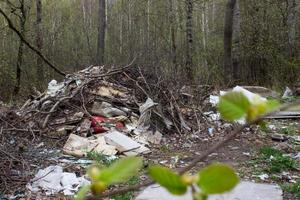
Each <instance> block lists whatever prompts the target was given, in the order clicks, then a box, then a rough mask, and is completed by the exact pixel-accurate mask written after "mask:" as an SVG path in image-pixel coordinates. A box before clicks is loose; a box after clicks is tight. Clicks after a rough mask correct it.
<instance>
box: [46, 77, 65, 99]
mask: <svg viewBox="0 0 300 200" xmlns="http://www.w3.org/2000/svg"><path fill="white" fill-rule="evenodd" d="M64 86H65V85H64V83H63V82H61V83H57V81H56V80H52V81H50V82H49V83H48V89H47V95H49V96H51V97H54V96H56V95H57V94H58V93H59V92H60V91H63V88H64Z"/></svg>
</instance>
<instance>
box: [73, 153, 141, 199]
mask: <svg viewBox="0 0 300 200" xmlns="http://www.w3.org/2000/svg"><path fill="white" fill-rule="evenodd" d="M142 165H143V161H142V158H137V157H127V158H123V159H120V160H118V161H116V162H114V163H113V164H112V165H110V166H109V167H106V168H100V167H99V166H92V167H90V169H89V170H88V175H89V177H90V179H91V181H92V183H91V185H88V186H85V187H82V188H81V189H80V191H79V192H78V194H77V197H76V200H83V199H84V198H85V194H86V193H87V192H89V191H91V192H92V194H93V195H95V196H99V195H101V194H102V192H103V191H105V190H106V189H107V187H108V186H109V185H112V184H117V183H123V182H126V181H128V180H129V179H130V178H131V177H133V176H134V175H136V174H137V173H138V171H139V170H140V169H141V167H142Z"/></svg>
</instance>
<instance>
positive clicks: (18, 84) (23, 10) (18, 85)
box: [13, 0, 26, 96]
mask: <svg viewBox="0 0 300 200" xmlns="http://www.w3.org/2000/svg"><path fill="white" fill-rule="evenodd" d="M20 11H21V12H20V13H21V15H20V34H21V35H22V36H23V37H24V35H25V23H26V8H25V5H24V0H21V1H20ZM23 51H24V42H23V41H22V40H21V39H20V41H19V49H18V56H17V66H16V84H15V87H14V91H13V95H14V96H17V95H18V93H19V91H20V88H21V73H22V65H23Z"/></svg>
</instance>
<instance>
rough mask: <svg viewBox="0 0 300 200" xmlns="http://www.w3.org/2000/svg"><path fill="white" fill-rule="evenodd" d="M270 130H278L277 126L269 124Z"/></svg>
mask: <svg viewBox="0 0 300 200" xmlns="http://www.w3.org/2000/svg"><path fill="white" fill-rule="evenodd" d="M268 128H269V129H271V130H276V126H275V125H273V124H269V125H268Z"/></svg>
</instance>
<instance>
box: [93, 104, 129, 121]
mask: <svg viewBox="0 0 300 200" xmlns="http://www.w3.org/2000/svg"><path fill="white" fill-rule="evenodd" d="M124 109H125V108H123V110H124ZM123 110H120V109H118V108H115V107H113V106H112V105H111V104H110V103H107V102H102V103H100V102H98V101H95V102H94V104H93V107H92V110H91V113H92V114H94V115H100V116H103V117H116V116H126V112H124V111H123ZM127 111H128V110H127Z"/></svg>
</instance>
